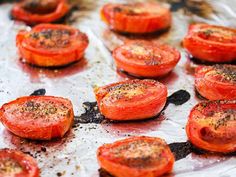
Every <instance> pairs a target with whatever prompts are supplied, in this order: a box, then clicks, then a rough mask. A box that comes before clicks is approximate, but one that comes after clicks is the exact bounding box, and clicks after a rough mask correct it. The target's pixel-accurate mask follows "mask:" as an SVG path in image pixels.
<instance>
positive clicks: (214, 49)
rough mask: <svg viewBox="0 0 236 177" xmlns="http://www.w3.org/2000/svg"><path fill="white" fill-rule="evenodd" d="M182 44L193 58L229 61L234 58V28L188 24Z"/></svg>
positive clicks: (235, 46) (235, 50) (235, 40)
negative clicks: (186, 33)
mask: <svg viewBox="0 0 236 177" xmlns="http://www.w3.org/2000/svg"><path fill="white" fill-rule="evenodd" d="M183 45H184V47H185V48H186V49H187V50H188V52H189V53H190V54H191V55H192V56H193V57H195V58H198V59H201V60H204V61H209V62H219V63H222V62H230V61H233V60H235V59H236V30H235V29H231V28H226V27H222V26H213V25H208V24H195V25H190V27H189V32H188V35H187V36H186V37H185V38H184V41H183Z"/></svg>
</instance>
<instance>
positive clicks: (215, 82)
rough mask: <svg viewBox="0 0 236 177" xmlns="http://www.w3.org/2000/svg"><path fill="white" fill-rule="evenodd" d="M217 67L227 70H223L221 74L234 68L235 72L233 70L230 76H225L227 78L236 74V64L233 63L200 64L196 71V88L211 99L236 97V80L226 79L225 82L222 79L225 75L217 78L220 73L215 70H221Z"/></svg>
mask: <svg viewBox="0 0 236 177" xmlns="http://www.w3.org/2000/svg"><path fill="white" fill-rule="evenodd" d="M216 67H217V68H222V69H223V70H225V71H222V72H223V73H222V74H221V75H226V74H225V73H226V72H228V71H229V68H232V71H233V70H234V73H233V72H232V73H230V75H229V76H227V75H226V76H225V77H226V79H227V78H230V77H233V75H236V66H233V65H215V66H199V67H198V68H196V73H195V88H196V90H197V91H198V92H199V93H200V94H201V95H202V96H203V97H205V98H207V99H209V100H224V99H225V100H234V99H236V81H230V80H226V81H225V82H224V81H222V78H224V77H220V78H218V79H217V78H215V77H217V75H218V74H217V73H215V72H220V69H216ZM214 76H215V77H214ZM212 77H213V78H212ZM231 80H233V78H232V79H231ZM234 80H235V78H234Z"/></svg>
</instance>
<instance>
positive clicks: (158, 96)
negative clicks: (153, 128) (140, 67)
mask: <svg viewBox="0 0 236 177" xmlns="http://www.w3.org/2000/svg"><path fill="white" fill-rule="evenodd" d="M95 95H96V99H97V103H98V107H99V110H100V112H101V113H102V114H103V115H104V116H105V117H106V118H108V119H112V120H137V119H147V118H151V117H154V116H156V115H157V114H158V113H160V111H161V110H162V109H163V107H164V106H165V103H166V99H167V88H166V86H164V85H163V84H161V83H159V82H157V81H154V80H137V79H136V80H127V81H122V82H118V83H114V84H110V85H107V86H104V87H100V88H97V89H95Z"/></svg>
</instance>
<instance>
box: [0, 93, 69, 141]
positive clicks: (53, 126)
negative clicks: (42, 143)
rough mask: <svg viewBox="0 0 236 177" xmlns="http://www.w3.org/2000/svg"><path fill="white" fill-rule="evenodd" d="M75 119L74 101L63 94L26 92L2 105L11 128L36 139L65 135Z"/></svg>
mask: <svg viewBox="0 0 236 177" xmlns="http://www.w3.org/2000/svg"><path fill="white" fill-rule="evenodd" d="M73 119H74V113H73V107H72V103H71V102H70V101H69V100H68V99H65V98H60V97H52V96H26V97H21V98H18V99H16V100H14V101H11V102H9V103H6V104H4V105H3V106H2V108H1V109H0V120H1V122H2V123H3V125H4V126H5V127H6V128H7V129H8V130H9V131H10V132H12V133H14V134H15V135H17V136H19V137H22V138H28V139H35V140H50V139H52V138H57V137H63V136H64V135H65V133H66V132H67V131H68V130H69V129H70V127H71V125H72V123H73Z"/></svg>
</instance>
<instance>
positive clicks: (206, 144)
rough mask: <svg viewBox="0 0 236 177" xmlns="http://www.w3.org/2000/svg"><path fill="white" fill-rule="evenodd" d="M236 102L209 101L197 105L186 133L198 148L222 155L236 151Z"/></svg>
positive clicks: (190, 117)
mask: <svg viewBox="0 0 236 177" xmlns="http://www.w3.org/2000/svg"><path fill="white" fill-rule="evenodd" d="M235 127H236V100H230V101H209V102H202V103H200V104H198V105H196V106H195V107H194V108H193V109H192V111H191V113H190V115H189V119H188V123H187V126H186V132H187V136H188V138H189V140H190V141H191V142H192V143H193V144H194V145H195V146H196V147H198V148H201V149H204V150H208V151H213V152H221V153H229V152H234V151H236V129H235Z"/></svg>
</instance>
